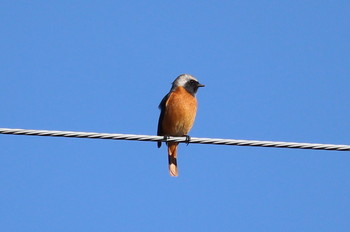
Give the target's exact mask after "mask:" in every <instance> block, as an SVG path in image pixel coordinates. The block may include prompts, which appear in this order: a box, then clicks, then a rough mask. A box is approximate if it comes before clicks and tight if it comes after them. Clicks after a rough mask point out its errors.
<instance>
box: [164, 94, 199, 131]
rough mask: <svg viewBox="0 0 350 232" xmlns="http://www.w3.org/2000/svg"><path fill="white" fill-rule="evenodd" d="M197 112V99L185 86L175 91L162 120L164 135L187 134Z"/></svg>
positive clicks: (167, 103) (168, 101)
mask: <svg viewBox="0 0 350 232" xmlns="http://www.w3.org/2000/svg"><path fill="white" fill-rule="evenodd" d="M196 112H197V100H196V98H195V97H194V96H192V95H191V94H190V93H188V92H187V91H186V90H185V89H184V88H183V87H178V88H177V89H176V90H175V91H173V92H172V93H171V94H170V96H169V98H168V100H167V102H166V104H165V113H164V118H163V122H162V128H163V133H164V135H170V136H183V135H187V134H188V132H189V131H190V130H191V128H192V126H193V122H194V119H195V117H196Z"/></svg>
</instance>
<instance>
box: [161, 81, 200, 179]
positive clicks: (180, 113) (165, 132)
mask: <svg viewBox="0 0 350 232" xmlns="http://www.w3.org/2000/svg"><path fill="white" fill-rule="evenodd" d="M204 86H205V85H203V84H200V83H199V81H198V80H197V79H196V78H195V77H194V76H192V75H190V74H181V75H179V76H178V77H177V78H176V79H175V80H174V81H173V83H172V86H171V89H170V91H169V93H168V94H167V95H165V97H164V98H163V99H162V101H161V102H160V104H159V109H160V115H159V120H158V131H157V135H159V136H164V137H165V138H166V137H167V136H186V138H187V140H188V142H189V140H190V137H189V136H188V133H189V131H190V130H191V128H192V126H193V123H194V120H195V117H196V113H197V99H196V93H197V90H198V88H199V87H204ZM166 145H167V146H168V161H169V173H170V176H173V177H176V176H178V175H179V173H178V167H177V147H178V145H179V143H178V142H166ZM161 146H162V142H161V141H158V148H160V147H161Z"/></svg>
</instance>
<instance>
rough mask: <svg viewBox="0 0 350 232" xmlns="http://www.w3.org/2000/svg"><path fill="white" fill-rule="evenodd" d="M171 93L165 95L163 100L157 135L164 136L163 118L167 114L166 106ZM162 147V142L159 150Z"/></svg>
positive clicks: (159, 144)
mask: <svg viewBox="0 0 350 232" xmlns="http://www.w3.org/2000/svg"><path fill="white" fill-rule="evenodd" d="M169 95H170V93H168V94H167V95H165V97H164V98H163V99H162V101H161V102H160V104H159V106H158V108H159V109H160V115H159V120H158V131H157V135H163V128H162V122H163V117H164V113H165V105H166V102H167V101H168V98H169ZM161 146H162V142H158V148H159V147H161Z"/></svg>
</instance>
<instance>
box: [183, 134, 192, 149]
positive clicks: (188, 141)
mask: <svg viewBox="0 0 350 232" xmlns="http://www.w3.org/2000/svg"><path fill="white" fill-rule="evenodd" d="M184 136H185V137H186V140H185V143H186V145H187V146H188V144H189V143H190V141H191V137H190V136H189V135H184Z"/></svg>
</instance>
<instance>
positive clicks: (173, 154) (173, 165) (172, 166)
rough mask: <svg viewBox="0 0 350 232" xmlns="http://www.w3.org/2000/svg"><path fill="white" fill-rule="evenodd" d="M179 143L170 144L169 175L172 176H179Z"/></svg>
mask: <svg viewBox="0 0 350 232" xmlns="http://www.w3.org/2000/svg"><path fill="white" fill-rule="evenodd" d="M178 145H179V143H172V142H169V143H168V158H169V173H170V176H178V175H179V172H178V170H177V160H176V158H177V146H178Z"/></svg>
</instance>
